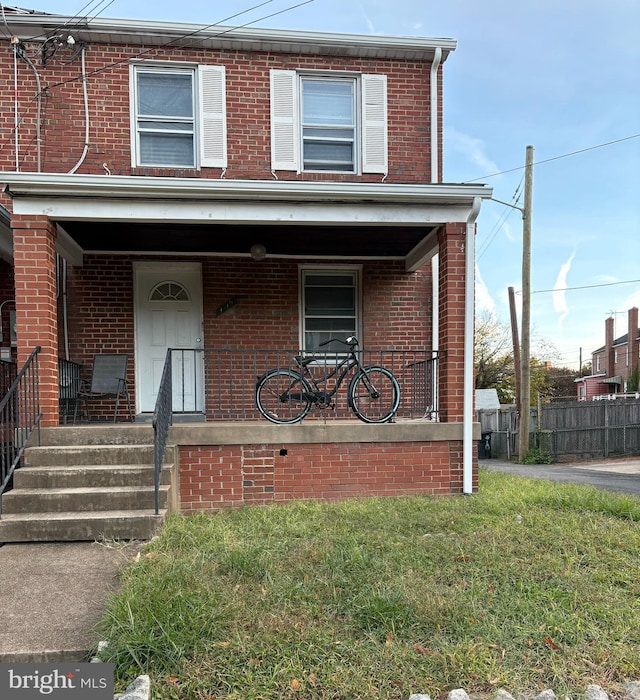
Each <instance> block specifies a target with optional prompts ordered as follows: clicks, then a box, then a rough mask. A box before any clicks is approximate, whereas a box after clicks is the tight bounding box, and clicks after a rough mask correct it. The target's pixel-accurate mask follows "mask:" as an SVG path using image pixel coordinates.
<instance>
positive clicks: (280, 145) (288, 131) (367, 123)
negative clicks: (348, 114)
mask: <svg viewBox="0 0 640 700" xmlns="http://www.w3.org/2000/svg"><path fill="white" fill-rule="evenodd" d="M305 78H312V79H315V80H322V79H326V80H328V81H335V80H345V81H346V80H353V81H354V87H355V100H356V104H355V110H356V113H355V119H356V123H355V139H354V168H353V170H352V171H346V170H304V164H303V148H302V146H303V134H302V116H301V115H302V105H301V101H302V81H303V79H305ZM271 169H272V170H273V171H276V170H289V171H295V172H297V173H301V172H314V173H339V174H343V175H344V174H345V173H350V174H355V175H360V174H363V173H380V174H383V175H387V173H388V169H389V164H388V127H387V76H386V75H383V74H366V73H352V72H340V71H331V72H329V71H295V70H280V69H273V70H271Z"/></svg>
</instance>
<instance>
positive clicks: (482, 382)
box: [475, 311, 578, 406]
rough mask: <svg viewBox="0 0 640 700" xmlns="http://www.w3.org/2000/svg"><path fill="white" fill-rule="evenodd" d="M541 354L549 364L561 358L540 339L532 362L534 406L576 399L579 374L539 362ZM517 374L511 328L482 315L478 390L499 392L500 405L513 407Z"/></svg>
mask: <svg viewBox="0 0 640 700" xmlns="http://www.w3.org/2000/svg"><path fill="white" fill-rule="evenodd" d="M542 352H544V357H546V358H548V360H553V359H557V357H558V356H559V353H558V351H557V349H556V348H555V347H554V345H553V343H551V342H550V341H548V340H546V339H544V338H539V339H538V341H537V343H536V347H535V349H534V352H533V353H532V354H531V359H530V368H531V373H530V380H531V405H532V406H536V405H537V403H538V400H542V401H549V400H551V399H557V398H567V397H575V395H576V389H575V383H574V379H576V377H577V376H578V372H575V371H573V370H570V369H568V368H567V367H553V366H551V365H550V364H549V362H548V361H546V362H545V361H543V360H540V359H538V357H537V356H538V355H541V354H542ZM515 372H516V368H515V367H514V362H513V342H512V337H511V326H510V325H508V324H506V323H503V322H501V321H500V320H499V319H498V318H497V317H496V315H495V314H493V313H491V312H488V311H483V312H481V313H480V314H479V315H478V316H477V318H476V339H475V373H476V379H475V387H476V389H496V390H497V392H498V399H499V400H500V403H514V402H515V395H516V391H515V376H516V375H515Z"/></svg>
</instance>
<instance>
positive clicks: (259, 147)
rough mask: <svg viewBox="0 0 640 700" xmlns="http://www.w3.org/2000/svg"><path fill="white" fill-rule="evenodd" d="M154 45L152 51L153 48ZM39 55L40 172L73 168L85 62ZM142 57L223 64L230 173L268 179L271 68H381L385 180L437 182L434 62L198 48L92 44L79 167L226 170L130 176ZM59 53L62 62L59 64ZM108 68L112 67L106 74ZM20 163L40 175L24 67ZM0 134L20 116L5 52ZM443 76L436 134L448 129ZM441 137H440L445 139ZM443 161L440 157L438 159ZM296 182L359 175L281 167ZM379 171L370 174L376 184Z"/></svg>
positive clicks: (1, 56)
mask: <svg viewBox="0 0 640 700" xmlns="http://www.w3.org/2000/svg"><path fill="white" fill-rule="evenodd" d="M147 51H148V53H147ZM32 53H33V57H32V58H33V60H34V61H35V62H36V64H37V69H38V72H39V74H40V78H41V81H42V87H43V88H44V90H45V92H44V98H43V100H42V130H41V152H42V163H41V169H42V170H43V171H44V172H67V171H69V170H70V169H71V168H72V167H73V166H74V165H75V164H76V162H77V161H78V159H79V158H80V156H81V153H82V150H83V145H84V141H85V131H84V129H85V124H84V103H83V96H82V83H81V81H80V80H79V75H80V70H81V66H80V59H79V58H76V59H75V60H73V61H71V62H69V63H65V62H64V61H63V59H64V60H68V59H69V58H70V56H69V52H68V50H67V49H66V48H64V49H60V51H59V54H60V55H59V56H56V60H52V61H49V62H48V63H47V64H46V65H41V60H40V56H39V52H38V51H37V50H36V49H35V48H34V49H33V51H32ZM143 53H144V58H145V59H157V60H163V61H166V60H172V61H192V62H196V63H201V64H215V65H223V66H225V67H226V72H227V80H226V89H227V120H228V121H227V127H228V161H229V165H228V168H227V171H226V175H225V177H226V178H227V179H269V180H270V179H271V178H272V175H271V163H270V160H271V151H270V148H271V146H270V128H269V71H270V69H273V68H276V69H289V70H293V69H313V70H315V69H320V70H336V71H345V70H347V71H355V72H362V73H381V74H385V75H387V76H388V120H389V175H388V176H387V178H386V181H387V182H407V183H410V182H428V181H430V168H431V162H430V148H431V146H430V129H429V124H430V116H429V114H430V104H429V83H430V74H429V72H430V65H429V64H425V63H421V62H417V61H404V60H399V59H394V60H380V59H360V58H351V57H348V58H347V57H332V56H323V57H319V56H306V55H302V56H299V55H286V54H276V53H264V52H255V53H249V52H238V51H222V52H220V51H216V52H214V51H206V50H203V49H198V48H177V47H169V48H151V50H149V47H144V46H105V45H99V44H89V45H88V46H87V51H86V69H87V72H88V74H89V78H88V85H87V89H88V95H89V113H90V148H89V153H88V155H87V158H86V159H85V161H84V163H83V165H82V166H81V167H80V169H79V170H78V172H79V173H94V174H104V173H105V170H104V167H103V164H106V165H107V167H108V168H109V169H110V171H111V172H112V173H113V174H114V175H129V174H140V175H161V176H169V177H175V176H186V177H189V176H196V177H214V178H217V177H219V176H220V170H219V169H207V168H205V169H203V170H202V171H201V172H194V171H193V170H184V171H182V170H178V171H176V170H173V169H159V170H158V169H147V168H143V169H138V171H137V172H135V173H133V172H132V169H131V154H130V150H131V149H130V124H129V60H130V59H132V58H135V57H136V56H139V55H141V54H143ZM58 59H60V60H58ZM105 68H106V70H104V69H105ZM18 71H19V85H18V108H19V111H20V115H21V118H22V122H21V125H20V130H19V136H20V154H19V160H20V169H21V170H23V171H35V170H36V169H37V161H36V142H35V138H36V130H35V121H36V107H37V101H36V99H35V97H36V94H37V89H36V83H35V78H34V75H33V71H32V70H31V68H30V67H29V66H28V65H27V64H26V63H24V62H22V61H20V62H19V66H18ZM0 75H2V76H4V80H2V81H1V82H0V133H3V134H11V133H12V130H13V120H14V100H13V96H14V95H13V55H12V53H11V52H9V51H4V52H1V53H0ZM441 84H442V81H441V80H440V82H439V86H440V87H439V93H440V107H439V114H438V118H439V122H440V127H439V135H440V136H441V132H442V126H441V124H442V115H441V105H442V101H441V94H442V88H441ZM439 142H440V143H441V138H440V139H439ZM441 160H442V159H440V162H441ZM0 170H15V155H14V149H13V144H12V147H11V148H4V149H3V150H2V151H0ZM279 177H281V178H285V179H286V178H293V179H323V180H326V179H334V180H335V179H339V180H354V179H360V178H358V177H357V176H354V175H336V174H326V175H325V174H304V175H297V174H296V173H286V172H282V173H281V174H280V173H279ZM380 177H381V176H380V175H370V176H363V177H362V178H361V179H363V180H367V179H368V180H371V181H379V180H380Z"/></svg>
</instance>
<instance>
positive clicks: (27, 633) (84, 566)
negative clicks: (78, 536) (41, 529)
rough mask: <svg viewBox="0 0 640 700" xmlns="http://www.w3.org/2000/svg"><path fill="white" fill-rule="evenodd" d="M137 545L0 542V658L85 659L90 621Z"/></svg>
mask: <svg viewBox="0 0 640 700" xmlns="http://www.w3.org/2000/svg"><path fill="white" fill-rule="evenodd" d="M138 551H139V544H131V545H127V546H123V545H120V544H114V545H113V546H108V545H105V544H99V543H96V542H93V543H91V542H65V543H40V542H34V543H31V544H5V545H2V546H0V590H2V600H3V603H2V613H1V615H0V662H13V663H18V662H39V661H40V662H50V663H51V662H71V661H88V660H89V659H88V657H89V655H90V654H91V653H92V652H93V651H94V650H95V648H96V646H97V642H98V641H100V640H99V639H98V635H97V634H96V632H95V631H94V626H95V624H96V622H97V621H98V619H99V618H100V616H101V615H102V613H103V612H104V607H105V603H106V601H107V599H108V597H109V594H110V593H111V592H113V591H115V590H116V589H117V586H118V573H119V571H120V570H121V568H122V566H123V565H125V564H126V563H127V562H128V561H130V560H131V559H132V558H133V557H134V556H135V554H137V552H138Z"/></svg>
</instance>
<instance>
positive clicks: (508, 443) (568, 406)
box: [477, 397, 640, 461]
mask: <svg viewBox="0 0 640 700" xmlns="http://www.w3.org/2000/svg"><path fill="white" fill-rule="evenodd" d="M477 415H478V420H479V422H480V424H481V429H482V432H490V433H491V453H492V456H493V457H502V458H507V459H510V458H511V457H513V456H514V455H517V451H518V416H517V412H516V409H515V407H514V406H505V407H502V408H500V409H499V410H497V411H494V410H491V411H487V410H484V411H478V414H477ZM530 425H531V433H530V444H531V446H532V447H539V448H540V449H541V450H542V451H544V452H545V453H547V454H548V455H550V456H551V457H553V458H554V459H555V460H556V461H558V460H563V459H570V458H578V459H597V458H606V457H616V456H625V455H638V454H640V400H639V399H638V398H636V397H622V398H616V399H614V400H611V399H605V400H602V401H572V402H562V403H549V404H542V406H541V407H540V408H539V409H531V420H530Z"/></svg>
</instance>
